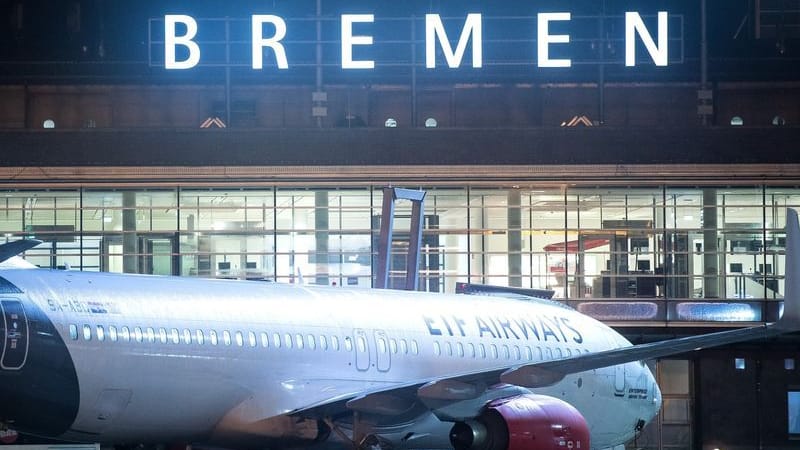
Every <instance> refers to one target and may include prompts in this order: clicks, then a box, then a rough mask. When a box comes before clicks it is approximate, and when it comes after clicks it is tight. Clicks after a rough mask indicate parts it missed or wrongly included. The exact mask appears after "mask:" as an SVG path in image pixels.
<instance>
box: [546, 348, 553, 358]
mask: <svg viewBox="0 0 800 450" xmlns="http://www.w3.org/2000/svg"><path fill="white" fill-rule="evenodd" d="M544 350H545V359H547V360H548V361H549V360H551V359H553V350H552V349H550V347H545V349H544Z"/></svg>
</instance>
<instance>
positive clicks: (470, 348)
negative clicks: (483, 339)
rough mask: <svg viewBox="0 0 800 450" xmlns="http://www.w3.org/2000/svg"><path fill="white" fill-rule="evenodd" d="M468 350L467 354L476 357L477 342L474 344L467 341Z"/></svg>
mask: <svg viewBox="0 0 800 450" xmlns="http://www.w3.org/2000/svg"><path fill="white" fill-rule="evenodd" d="M467 352H468V353H467V355H468V356H469V357H470V358H474V357H475V344H473V343H472V342H469V343H467Z"/></svg>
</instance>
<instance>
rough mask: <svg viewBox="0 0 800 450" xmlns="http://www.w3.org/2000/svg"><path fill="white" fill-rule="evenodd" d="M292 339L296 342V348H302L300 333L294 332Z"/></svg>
mask: <svg viewBox="0 0 800 450" xmlns="http://www.w3.org/2000/svg"><path fill="white" fill-rule="evenodd" d="M294 340H295V342H296V343H297V348H299V349H301V350H302V348H303V336H302V335H300V334H296V335H295V336H294Z"/></svg>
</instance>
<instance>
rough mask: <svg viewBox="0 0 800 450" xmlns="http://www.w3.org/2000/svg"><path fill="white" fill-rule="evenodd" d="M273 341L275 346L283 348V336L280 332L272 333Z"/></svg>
mask: <svg viewBox="0 0 800 450" xmlns="http://www.w3.org/2000/svg"><path fill="white" fill-rule="evenodd" d="M272 343H273V345H275V348H281V336H280V335H279V334H278V333H273V334H272Z"/></svg>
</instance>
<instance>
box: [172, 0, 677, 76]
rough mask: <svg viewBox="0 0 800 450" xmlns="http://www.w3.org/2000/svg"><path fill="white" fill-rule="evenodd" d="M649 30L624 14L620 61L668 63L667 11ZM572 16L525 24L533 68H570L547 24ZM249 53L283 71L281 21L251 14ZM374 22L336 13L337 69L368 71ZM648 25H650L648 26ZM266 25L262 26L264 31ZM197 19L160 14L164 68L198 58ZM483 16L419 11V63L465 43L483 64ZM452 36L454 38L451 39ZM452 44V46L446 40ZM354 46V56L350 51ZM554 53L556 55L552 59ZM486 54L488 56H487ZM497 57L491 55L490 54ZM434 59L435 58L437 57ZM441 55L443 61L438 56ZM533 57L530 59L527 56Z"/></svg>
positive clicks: (257, 64)
mask: <svg viewBox="0 0 800 450" xmlns="http://www.w3.org/2000/svg"><path fill="white" fill-rule="evenodd" d="M656 17H657V23H656V26H655V30H652V29H649V28H648V27H647V26H646V25H645V23H644V20H642V16H641V15H640V14H639V13H638V12H626V13H625V17H624V21H625V26H624V29H625V34H624V36H620V38H623V37H624V48H625V65H626V66H628V67H633V66H636V65H637V58H636V51H637V43H640V45H639V47H641V46H642V45H643V47H644V49H645V51H646V52H647V55H648V56H649V58H650V60H651V61H652V63H654V64H655V65H656V66H667V64H668V45H669V38H668V29H667V27H668V14H667V12H665V11H660V12H658V14H657V15H656ZM571 20H572V15H571V14H570V13H568V12H549V13H539V14H537V15H536V17H535V21H536V23H535V35H534V26H533V25H534V24H531V37H532V38H533V37H534V36H535V42H536V51H537V56H536V58H535V64H536V66H537V67H543V68H546V67H571V66H572V59H571V58H569V57H564V56H569V54H568V53H569V46H570V35H569V34H563V32H556V31H552V30H551V25H556V24H557V23H559V22H560V23H561V24H562V26H563V25H564V24H568V23H569V22H570V21H571ZM249 22H250V41H249V43H248V44H249V47H250V49H249V51H250V54H251V62H250V66H251V67H252V69H255V70H263V69H264V54H265V52H270V53H271V57H272V58H274V65H275V67H276V68H277V69H278V70H285V69H289V67H290V66H291V64H292V61H291V58H290V56H291V55H289V54H288V53H287V49H286V47H287V46H285V45H284V44H285V42H284V39H285V38H286V35H287V29H288V27H287V21H286V20H285V19H284V18H283V17H280V16H277V15H270V14H257V15H253V16H251V17H250V20H249ZM374 22H375V16H374V15H373V14H342V15H341V16H340V17H339V24H340V36H339V41H340V44H341V48H340V49H341V61H340V62H338V63H337V64H341V68H342V69H367V70H369V69H374V68H375V66H376V62H375V60H374V59H372V58H370V57H369V49H370V48H371V47H373V46H378V45H380V44H381V42H380V41H379V40H378V41H377V42H376V39H374V36H373V35H372V34H370V33H369V28H368V27H369V24H371V23H374ZM651 28H652V26H651ZM265 29H266V30H265ZM197 34H198V22H197V20H195V19H194V18H193V17H192V16H189V15H182V14H169V15H165V16H164V41H163V42H164V67H165V68H166V69H170V70H186V69H191V68H193V67H196V66H197V65H198V64H200V63H201V60H202V59H203V51H202V48H201V45H202V41H201V40H199V39H197ZM483 35H484V33H483V17H482V15H481V14H480V13H471V14H467V16H466V18H465V19H464V20H463V22H462V24H461V27H460V29H458V27H456V26H453V25H450V29H446V28H445V26H444V23H443V21H442V17H441V16H440V15H439V14H426V15H425V36H424V45H425V67H427V68H429V69H432V68H436V67H437V65H442V64H446V65H447V67H450V68H459V67H461V66H462V64H464V59H465V53H466V51H467V47H468V46H469V48H470V49H471V55H470V56H469V57H467V58H468V59H469V63H468V64H469V65H471V67H472V68H476V69H479V68H481V67H483V62H484V53H483V43H484V39H483ZM455 36H458V40H457V41H456V40H455V39H452V38H453V37H455ZM451 42H455V46H453V45H452V44H451ZM354 49H355V50H358V52H359V55H361V56H360V57H356V56H355V55H354ZM555 52H557V53H558V54H559V56H560V57H554V56H553V53H555ZM491 56H492V55H490V57H491ZM493 56H494V57H497V55H493ZM437 58H438V59H437ZM442 58H443V61H442V60H441V59H442ZM532 59H533V58H532Z"/></svg>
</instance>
